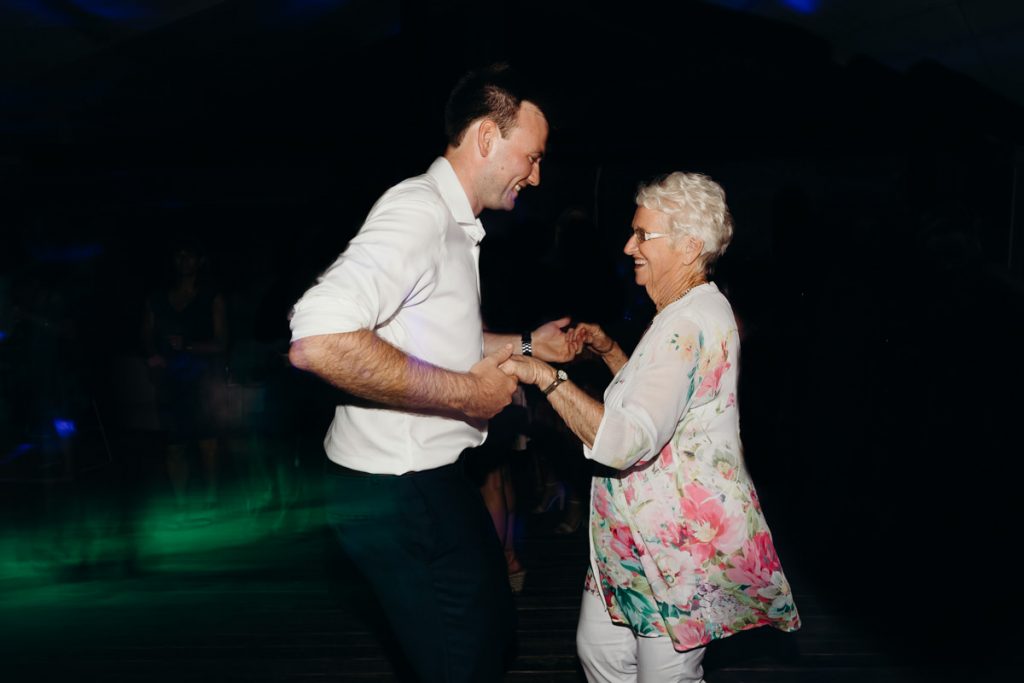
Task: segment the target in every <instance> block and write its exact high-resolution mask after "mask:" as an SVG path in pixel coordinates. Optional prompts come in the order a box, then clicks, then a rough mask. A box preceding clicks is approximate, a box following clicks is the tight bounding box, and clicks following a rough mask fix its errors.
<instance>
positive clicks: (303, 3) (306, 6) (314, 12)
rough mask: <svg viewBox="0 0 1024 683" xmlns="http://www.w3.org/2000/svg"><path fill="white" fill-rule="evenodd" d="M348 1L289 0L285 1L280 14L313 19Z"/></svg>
mask: <svg viewBox="0 0 1024 683" xmlns="http://www.w3.org/2000/svg"><path fill="white" fill-rule="evenodd" d="M348 3H349V0H291V2H287V3H285V7H284V8H283V10H282V14H284V15H285V16H288V17H292V18H295V19H315V18H316V17H318V16H321V15H324V14H327V13H328V12H330V11H331V10H334V9H337V8H339V7H343V6H344V5H347V4H348Z"/></svg>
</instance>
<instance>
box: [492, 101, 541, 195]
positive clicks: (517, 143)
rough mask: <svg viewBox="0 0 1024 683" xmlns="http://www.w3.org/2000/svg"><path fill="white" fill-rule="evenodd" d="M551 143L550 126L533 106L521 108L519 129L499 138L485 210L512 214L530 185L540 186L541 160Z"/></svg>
mask: <svg viewBox="0 0 1024 683" xmlns="http://www.w3.org/2000/svg"><path fill="white" fill-rule="evenodd" d="M547 142H548V122H547V119H545V118H544V114H543V113H541V110H540V109H538V108H537V106H536V105H534V104H533V103H531V102H523V103H522V104H521V105H520V106H519V117H518V119H517V122H516V127H515V128H513V129H512V131H511V132H510V133H509V135H508V137H505V138H502V137H501V136H500V135H499V136H498V137H497V138H496V141H495V145H494V148H493V150H492V152H491V155H490V157H489V164H488V172H487V174H486V176H485V177H484V180H483V183H482V184H483V187H482V188H481V192H480V196H481V199H482V202H483V206H484V208H488V209H501V210H503V211H511V210H512V209H513V208H514V207H515V205H516V199H517V198H518V197H519V193H520V192H521V191H522V189H523V188H524V187H526V186H527V185H540V160H541V158H543V156H544V149H545V147H546V146H547Z"/></svg>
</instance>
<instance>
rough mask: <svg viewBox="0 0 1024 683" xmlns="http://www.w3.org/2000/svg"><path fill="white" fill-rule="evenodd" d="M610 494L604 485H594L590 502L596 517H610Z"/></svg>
mask: <svg viewBox="0 0 1024 683" xmlns="http://www.w3.org/2000/svg"><path fill="white" fill-rule="evenodd" d="M610 495H611V494H609V493H608V489H606V488H605V487H604V485H601V486H595V487H594V493H593V503H592V504H593V506H594V511H595V512H596V513H597V515H598V517H601V518H603V519H608V518H609V517H611V504H610V501H609V500H608V498H609V496H610Z"/></svg>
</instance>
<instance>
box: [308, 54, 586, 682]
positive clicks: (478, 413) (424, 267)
mask: <svg viewBox="0 0 1024 683" xmlns="http://www.w3.org/2000/svg"><path fill="white" fill-rule="evenodd" d="M445 128H446V133H447V136H448V146H447V148H446V150H445V153H444V156H442V157H439V158H438V159H437V160H436V161H434V163H433V164H432V165H431V166H430V169H429V170H428V171H427V173H426V174H424V175H421V176H417V177H415V178H410V179H408V180H405V181H403V182H402V183H399V184H398V185H396V186H394V187H392V188H391V189H389V190H388V191H387V192H386V193H385V194H384V195H383V196H382V197H381V198H380V199H379V200H378V201H377V203H376V204H375V205H374V207H373V208H372V209H371V210H370V214H369V216H368V217H367V219H366V221H365V223H364V224H363V226H362V228H361V229H360V231H359V233H358V234H357V235H356V236H355V237H354V238H353V239H352V241H351V242H350V244H349V246H348V248H347V249H346V250H345V252H344V253H343V254H342V255H341V256H339V257H338V259H337V261H335V263H334V264H333V265H332V266H331V267H330V268H329V269H328V270H327V271H326V272H325V273H324V274H323V275H322V276H321V277H320V278H319V280H318V281H317V283H316V284H315V285H314V286H313V287H312V288H310V289H309V290H308V291H307V292H306V293H305V294H304V295H303V296H302V298H301V299H300V300H299V301H298V302H297V303H296V304H295V308H294V310H293V313H292V319H291V328H292V344H291V349H290V352H289V358H290V360H291V362H292V363H293V364H294V365H295V366H296V367H298V368H301V369H303V370H308V371H310V372H313V373H315V374H316V375H318V376H319V377H321V378H323V379H324V380H326V381H327V382H329V383H331V384H332V385H334V386H337V387H340V388H342V389H344V390H345V391H347V392H349V393H350V394H353V395H354V396H357V397H359V398H360V399H363V400H364V401H365V402H364V403H360V404H358V405H356V404H351V405H343V406H339V407H338V408H337V409H336V412H335V417H334V421H333V422H332V424H331V427H330V430H329V432H328V434H327V438H326V439H325V442H324V446H325V449H326V451H327V456H328V458H329V460H330V461H331V463H332V464H331V465H330V472H329V476H328V477H327V492H326V506H327V513H328V521H329V522H330V523H331V525H332V527H333V528H334V530H335V532H336V535H337V537H338V540H339V542H340V544H341V546H342V548H343V549H344V551H345V552H346V553H347V554H348V555H349V557H350V558H351V559H352V560H353V561H354V563H355V564H356V565H357V566H358V567H359V568H360V569H361V571H362V572H363V573H364V574H365V576H366V578H367V579H368V580H369V582H370V583H371V584H372V585H373V587H374V590H375V592H376V594H377V598H378V599H379V601H380V603H381V606H382V607H383V609H384V610H385V611H386V612H387V617H388V620H389V623H390V625H391V627H392V629H393V630H394V632H395V635H396V636H397V638H398V639H399V645H400V647H401V649H402V650H403V652H404V653H405V654H406V656H407V657H408V659H409V662H410V664H411V665H412V667H413V669H414V670H415V671H416V673H417V675H418V676H419V677H420V678H422V680H424V681H430V682H434V681H473V682H474V683H476V682H480V681H485V682H486V681H498V680H500V679H501V676H502V671H503V668H502V667H503V658H504V655H505V652H506V648H507V645H508V643H509V640H510V636H511V634H512V631H513V624H514V610H513V608H512V601H511V594H510V590H509V585H508V581H507V576H506V566H505V560H504V555H503V553H502V550H501V548H500V545H499V543H498V540H497V536H496V534H495V531H494V527H493V525H492V523H491V520H490V517H489V516H488V514H487V512H486V510H485V508H484V507H483V504H482V502H481V499H480V495H479V492H478V491H477V489H476V488H475V487H474V486H473V485H472V484H471V483H470V482H469V481H468V480H467V479H466V478H465V477H464V475H463V473H462V470H461V467H460V466H459V464H458V459H459V456H460V454H461V453H462V452H463V450H465V449H467V448H472V447H475V446H478V445H480V444H481V443H482V442H483V440H484V437H485V427H486V421H487V420H488V419H489V418H491V417H493V416H494V415H496V414H497V413H498V412H500V411H501V410H502V409H503V408H504V407H505V406H507V405H508V404H509V403H510V402H511V397H512V394H513V392H514V391H515V389H516V382H515V380H513V379H511V378H509V377H508V376H507V375H506V374H505V373H504V372H503V371H502V370H500V369H499V367H498V366H499V365H500V364H501V363H502V362H504V361H505V360H506V359H507V358H508V357H509V356H510V354H512V353H513V352H516V353H521V352H527V353H528V352H530V351H531V350H532V352H533V353H534V354H535V355H536V356H538V357H540V358H544V359H547V360H551V361H565V360H569V359H570V358H572V356H573V355H575V352H576V351H578V349H576V348H574V347H573V342H572V341H571V340H570V339H569V338H568V337H567V336H566V335H565V334H564V332H563V331H562V329H561V328H562V327H564V326H565V325H566V324H568V322H569V321H568V319H564V320H557V321H553V322H550V323H547V324H546V325H543V326H541V327H539V328H538V329H536V330H534V331H533V332H532V333H528V334H525V335H522V338H520V335H518V334H517V335H499V334H492V333H489V332H484V331H483V329H482V321H481V317H480V284H479V271H478V258H479V243H480V241H481V240H482V239H483V237H484V229H483V226H482V224H481V223H480V220H479V219H478V218H477V216H479V214H480V212H481V211H482V210H483V209H498V210H506V211H507V210H511V209H512V208H513V207H514V206H515V202H516V199H517V197H518V195H519V193H520V192H521V191H522V190H523V189H525V188H526V187H529V186H536V185H539V184H540V161H541V158H542V157H543V155H544V149H545V146H546V143H547V135H548V124H547V120H546V119H545V116H544V114H543V112H542V111H541V110H540V108H539V107H538V106H537V104H536V103H535V102H534V101H531V100H530V99H529V97H528V96H525V95H524V91H523V90H522V89H521V84H520V83H519V82H518V81H517V79H516V76H515V74H514V73H513V72H512V71H511V70H510V69H508V68H507V67H505V66H502V65H498V66H494V67H488V68H486V69H481V70H478V71H475V72H472V73H470V74H467V75H466V76H465V77H463V79H462V80H460V81H459V83H458V84H457V85H456V86H455V88H454V90H453V91H452V93H451V95H450V97H449V100H448V103H447V106H446V108H445Z"/></svg>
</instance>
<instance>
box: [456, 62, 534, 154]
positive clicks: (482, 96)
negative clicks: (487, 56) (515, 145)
mask: <svg viewBox="0 0 1024 683" xmlns="http://www.w3.org/2000/svg"><path fill="white" fill-rule="evenodd" d="M523 102H532V103H533V104H538V103H537V101H536V99H534V97H533V96H532V93H530V92H528V91H527V89H526V86H525V85H524V83H523V82H522V80H521V79H520V78H519V76H518V75H517V74H516V72H515V71H513V70H512V67H510V66H509V65H508V64H505V63H503V62H501V63H498V64H492V65H490V66H486V67H483V68H481V69H476V70H474V71H470V72H469V73H468V74H466V75H465V76H463V77H462V78H461V79H459V82H458V83H456V84H455V87H454V88H453V89H452V92H451V95H449V96H448V103H447V104H446V105H445V108H444V132H445V136H446V137H447V138H448V144H449V145H451V146H452V147H457V146H458V145H459V144H460V143H461V142H462V136H463V135H465V133H466V129H467V128H469V125H470V124H471V123H473V122H474V121H476V120H477V119H481V118H485V117H486V118H489V119H491V120H493V121H494V122H495V123H497V124H498V130H500V131H501V135H502V137H506V136H508V134H509V133H510V132H511V131H512V129H513V128H515V127H516V123H518V120H519V107H520V106H521V105H522V103H523ZM538 107H539V105H538Z"/></svg>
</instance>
